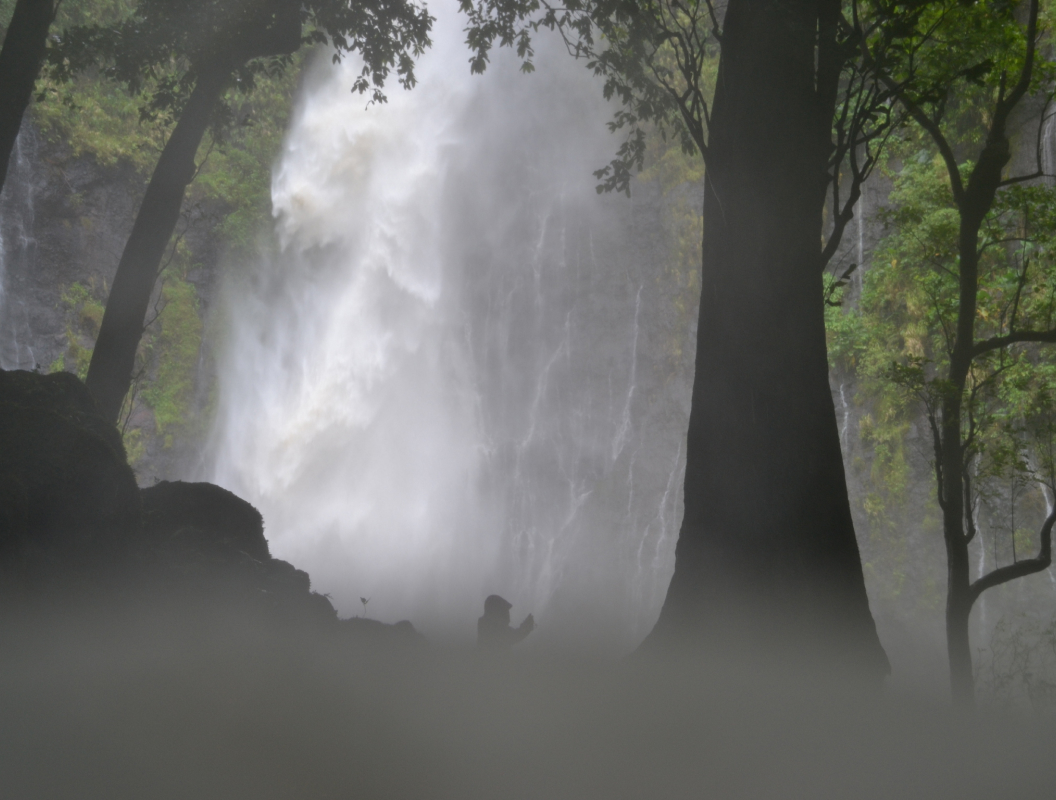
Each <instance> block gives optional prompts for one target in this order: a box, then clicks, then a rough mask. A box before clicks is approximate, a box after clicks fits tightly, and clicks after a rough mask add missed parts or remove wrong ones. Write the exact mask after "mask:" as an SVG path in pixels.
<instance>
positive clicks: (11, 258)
mask: <svg viewBox="0 0 1056 800" xmlns="http://www.w3.org/2000/svg"><path fill="white" fill-rule="evenodd" d="M35 146H36V142H35V141H33V136H32V131H31V130H30V129H29V128H28V127H27V126H25V125H23V126H22V128H21V130H19V133H18V138H17V139H16V140H15V147H14V150H13V152H12V153H11V161H10V164H9V166H8V172H7V178H6V180H5V181H4V187H3V192H2V194H0V369H34V368H36V367H37V366H43V365H38V364H37V355H36V353H35V352H34V347H33V342H34V337H33V336H32V325H31V320H30V312H29V310H28V308H27V302H26V301H27V297H26V295H27V291H26V287H25V286H23V285H17V286H16V283H25V282H26V280H27V278H28V276H29V275H31V274H32V271H33V263H34V251H35V249H36V244H37V243H36V240H35V239H34V237H33V223H34V216H35V214H34V200H35V195H36V189H37V187H36V186H35V184H34V182H33V179H32V175H31V168H30V159H31V155H32V152H31V151H32V150H33V149H34V148H35ZM12 288H15V289H16V290H15V291H12Z"/></svg>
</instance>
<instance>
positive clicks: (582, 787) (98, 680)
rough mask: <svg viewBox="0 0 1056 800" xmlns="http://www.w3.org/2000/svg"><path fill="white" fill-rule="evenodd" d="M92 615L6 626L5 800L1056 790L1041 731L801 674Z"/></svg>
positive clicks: (35, 618) (228, 616)
mask: <svg viewBox="0 0 1056 800" xmlns="http://www.w3.org/2000/svg"><path fill="white" fill-rule="evenodd" d="M101 616H102V615H90V614H87V613H85V614H71V613H70V612H69V610H68V609H66V610H63V611H62V613H61V614H57V615H56V614H49V613H48V612H41V614H33V615H23V616H22V617H21V618H19V619H18V620H17V622H15V623H13V622H12V621H11V620H5V623H6V624H5V625H4V628H3V630H4V638H5V645H6V646H5V650H4V653H3V656H2V661H0V663H2V669H0V719H2V724H0V771H2V774H3V792H2V794H3V795H4V796H5V797H18V798H54V797H78V798H125V797H128V798H133V797H135V798H142V797H150V798H188V797H195V798H222V799H223V800H236V799H237V798H247V799H249V798H252V799H253V800H258V799H260V798H292V797H296V798H348V797H361V798H461V799H462V800H471V799H472V798H495V797H508V798H521V797H523V798H595V797H596V798H613V797H626V798H640V797H672V798H676V797H689V796H692V797H707V798H812V799H813V800H826V799H827V798H833V799H835V798H849V797H853V798H892V797H898V798H929V799H931V800H934V799H935V798H946V797H949V798H974V797H978V798H985V797H1015V798H1034V797H1039V798H1040V797H1051V796H1052V790H1053V785H1054V783H1053V780H1054V779H1056V766H1054V762H1053V759H1052V757H1051V756H1052V754H1051V744H1052V742H1053V741H1054V739H1053V734H1054V733H1056V731H1054V729H1053V721H1052V720H1051V719H1043V718H1034V719H1022V718H1019V719H1017V718H1014V717H1012V716H1002V715H999V714H994V713H990V712H985V713H984V712H977V713H975V714H974V715H970V714H966V713H957V712H955V711H953V710H951V709H950V708H949V707H948V705H947V703H946V702H945V701H942V700H936V699H934V698H925V697H921V696H913V695H906V694H900V695H893V694H891V693H890V692H884V691H878V690H876V689H875V688H873V689H872V690H869V689H867V688H863V687H856V686H855V685H854V684H853V683H852V682H850V681H846V680H844V679H841V678H840V676H837V675H833V674H829V673H825V672H824V671H819V669H818V667H817V665H814V666H811V665H810V664H809V662H803V663H801V664H800V665H799V666H796V663H795V661H794V660H793V659H785V660H782V661H781V663H773V665H772V668H770V669H765V668H760V666H759V664H760V663H765V662H760V661H754V662H753V663H754V666H749V665H748V664H746V663H734V662H723V661H722V660H721V659H716V658H712V659H710V660H694V661H693V662H692V663H689V662H677V661H672V662H668V663H664V662H658V661H651V660H643V659H641V658H638V659H631V660H623V661H614V660H611V659H604V660H599V659H591V658H586V657H583V656H580V657H577V658H568V657H560V656H557V655H555V654H553V653H551V654H549V655H546V654H543V653H539V652H536V653H535V654H525V653H523V652H517V651H516V650H515V651H513V652H511V653H505V654H497V655H496V654H487V653H481V652H479V651H476V650H475V649H473V648H459V647H450V646H446V647H445V646H442V645H440V644H438V643H433V644H431V645H430V644H418V645H415V644H414V643H407V644H405V645H403V646H392V647H389V648H385V647H377V646H371V647H364V646H362V645H357V644H356V643H355V642H354V641H353V640H351V639H345V638H342V637H340V636H334V635H327V636H323V635H321V633H320V632H318V631H312V630H310V629H305V628H303V627H302V628H300V629H297V630H283V629H281V627H277V626H276V625H275V624H274V623H273V622H272V623H269V622H267V621H265V620H262V619H255V618H252V617H247V616H244V615H241V614H240V613H238V612H236V611H234V610H229V611H225V610H224V608H223V607H222V606H220V607H217V606H215V605H214V606H212V607H211V608H209V609H208V610H207V611H206V610H205V609H198V610H197V614H196V613H195V612H194V611H188V609H186V608H184V609H182V610H181V612H180V614H179V615H176V616H172V617H168V616H166V615H165V614H164V613H161V612H160V611H159V610H158V609H157V608H152V609H150V612H149V613H146V612H145V609H144V608H143V607H142V604H140V607H139V608H138V609H135V610H133V609H130V608H125V609H123V610H115V609H114V608H110V609H107V614H106V617H107V618H108V619H109V622H108V623H107V624H105V625H104V624H100V622H99V620H100V619H101ZM56 617H60V618H61V621H59V622H57V621H56ZM90 619H92V620H94V622H90V621H89V620H90Z"/></svg>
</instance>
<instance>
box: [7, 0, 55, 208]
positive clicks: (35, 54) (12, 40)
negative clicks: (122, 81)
mask: <svg viewBox="0 0 1056 800" xmlns="http://www.w3.org/2000/svg"><path fill="white" fill-rule="evenodd" d="M54 18H55V0H18V2H17V3H16V4H15V11H14V13H13V14H12V15H11V22H10V24H9V25H8V26H7V35H6V36H5V37H4V47H3V50H0V188H2V187H3V185H4V181H5V179H6V178H7V166H8V162H10V160H11V151H12V150H14V147H15V139H17V138H18V129H19V127H21V125H22V114H23V113H24V112H25V110H26V107H27V106H28V105H29V100H30V97H32V95H33V87H34V85H35V84H36V82H37V75H38V74H40V67H41V64H43V62H44V51H45V48H46V46H47V43H48V28H50V27H51V22H52V20H53V19H54Z"/></svg>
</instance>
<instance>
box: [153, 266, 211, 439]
mask: <svg viewBox="0 0 1056 800" xmlns="http://www.w3.org/2000/svg"><path fill="white" fill-rule="evenodd" d="M161 302H162V303H163V304H164V306H163V308H162V310H161V312H160V314H159V316H158V319H157V321H156V323H155V324H156V325H157V326H158V330H157V332H156V333H155V334H154V335H153V336H152V337H151V340H150V342H149V343H148V345H147V346H148V347H149V348H150V349H151V350H153V351H154V353H155V355H156V359H157V364H156V366H155V370H154V375H153V380H151V381H150V383H149V384H148V385H147V387H146V388H145V389H144V390H143V391H142V392H141V393H140V396H141V397H142V399H143V400H144V401H145V402H146V404H147V405H148V406H150V408H151V409H152V410H153V412H154V423H155V426H156V429H157V432H158V434H159V435H161V436H163V437H164V443H165V446H166V447H168V446H171V445H172V429H173V428H174V427H175V426H179V425H182V424H183V423H184V422H185V421H186V418H187V414H188V412H189V410H190V407H191V400H192V399H193V397H194V379H195V371H196V367H197V364H198V353H199V351H200V349H201V344H202V320H201V317H200V315H199V308H198V295H197V292H196V291H195V288H194V286H193V285H192V284H190V283H188V282H186V281H185V280H182V279H180V278H170V279H168V280H166V281H165V285H164V287H163V288H162V291H161Z"/></svg>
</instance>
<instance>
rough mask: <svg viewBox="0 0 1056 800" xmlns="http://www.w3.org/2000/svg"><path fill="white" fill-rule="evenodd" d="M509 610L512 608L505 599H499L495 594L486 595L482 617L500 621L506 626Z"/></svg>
mask: <svg viewBox="0 0 1056 800" xmlns="http://www.w3.org/2000/svg"><path fill="white" fill-rule="evenodd" d="M511 608H513V606H512V605H511V604H510V603H509V602H508V601H507V600H506V599H505V598H503V597H499V596H498V595H497V594H492V595H488V598H487V599H486V600H485V601H484V616H485V617H491V618H492V619H501V620H504V621H505V622H506V623H507V624H508V623H509V621H510V609H511Z"/></svg>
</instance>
